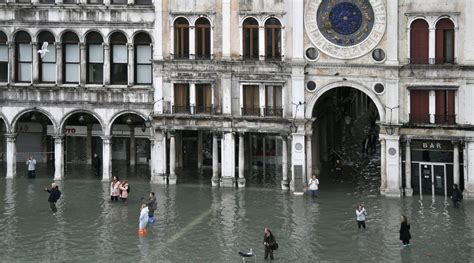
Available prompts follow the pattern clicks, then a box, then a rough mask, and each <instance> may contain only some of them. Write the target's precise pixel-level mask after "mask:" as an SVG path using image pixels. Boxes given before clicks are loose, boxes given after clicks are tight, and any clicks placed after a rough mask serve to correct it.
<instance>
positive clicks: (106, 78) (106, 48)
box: [102, 43, 110, 86]
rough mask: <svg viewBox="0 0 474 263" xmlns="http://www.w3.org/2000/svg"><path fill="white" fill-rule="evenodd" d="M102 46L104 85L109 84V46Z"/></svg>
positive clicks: (104, 44)
mask: <svg viewBox="0 0 474 263" xmlns="http://www.w3.org/2000/svg"><path fill="white" fill-rule="evenodd" d="M102 45H103V46H104V71H103V75H104V85H106V86H107V85H109V84H110V46H109V44H106V43H103V44H102Z"/></svg>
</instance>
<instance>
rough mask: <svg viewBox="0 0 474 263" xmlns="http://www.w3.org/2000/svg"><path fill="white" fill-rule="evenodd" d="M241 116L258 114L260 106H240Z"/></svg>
mask: <svg viewBox="0 0 474 263" xmlns="http://www.w3.org/2000/svg"><path fill="white" fill-rule="evenodd" d="M242 115H243V116H260V108H247V107H243V108H242Z"/></svg>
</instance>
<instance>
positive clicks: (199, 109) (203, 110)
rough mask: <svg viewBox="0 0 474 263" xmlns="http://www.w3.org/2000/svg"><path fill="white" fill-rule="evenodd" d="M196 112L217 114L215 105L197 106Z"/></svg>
mask: <svg viewBox="0 0 474 263" xmlns="http://www.w3.org/2000/svg"><path fill="white" fill-rule="evenodd" d="M195 109H196V112H195V113H196V114H215V111H214V107H213V106H211V107H204V106H196V107H195Z"/></svg>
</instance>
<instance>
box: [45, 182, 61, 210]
mask: <svg viewBox="0 0 474 263" xmlns="http://www.w3.org/2000/svg"><path fill="white" fill-rule="evenodd" d="M44 190H45V191H47V192H48V193H49V197H48V202H49V206H50V207H51V211H53V214H54V213H56V212H57V211H58V209H57V208H56V202H57V201H58V200H59V198H60V197H61V191H59V186H57V185H56V183H52V184H51V189H48V188H44Z"/></svg>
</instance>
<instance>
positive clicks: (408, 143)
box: [405, 138, 411, 146]
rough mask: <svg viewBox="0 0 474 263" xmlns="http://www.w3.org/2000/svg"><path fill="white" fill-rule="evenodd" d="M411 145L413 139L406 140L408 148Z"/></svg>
mask: <svg viewBox="0 0 474 263" xmlns="http://www.w3.org/2000/svg"><path fill="white" fill-rule="evenodd" d="M410 143H411V138H405V144H406V145H407V146H410Z"/></svg>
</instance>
